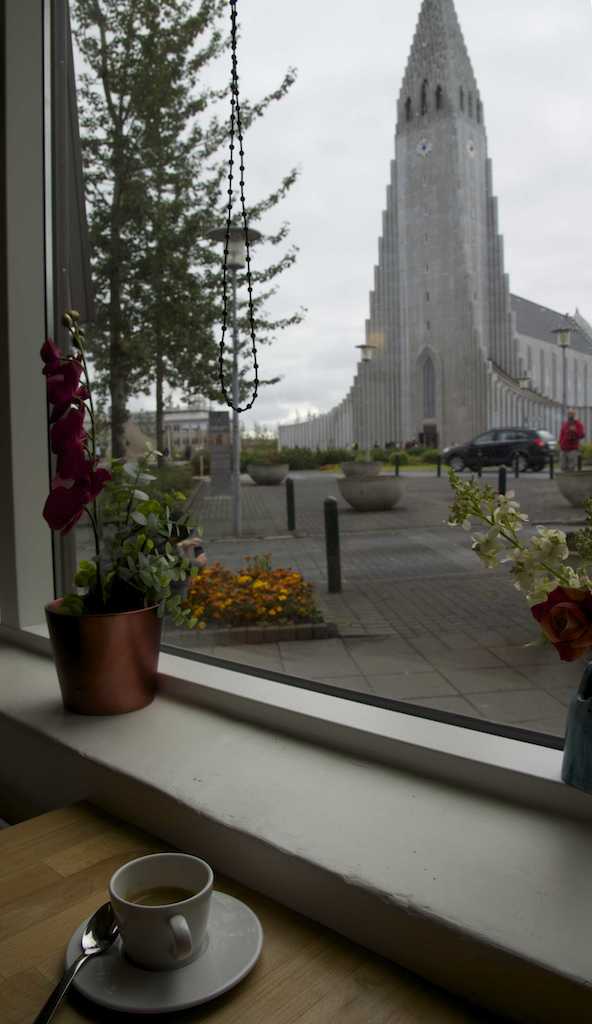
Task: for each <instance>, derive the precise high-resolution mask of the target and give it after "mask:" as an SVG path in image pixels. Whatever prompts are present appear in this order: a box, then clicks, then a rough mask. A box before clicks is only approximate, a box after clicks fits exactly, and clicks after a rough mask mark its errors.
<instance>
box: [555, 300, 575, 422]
mask: <svg viewBox="0 0 592 1024" xmlns="http://www.w3.org/2000/svg"><path fill="white" fill-rule="evenodd" d="M565 319H566V321H567V323H566V324H565V325H564V326H563V327H557V328H556V330H554V331H552V334H556V335H557V344H558V345H559V347H560V348H561V351H562V352H563V401H562V403H561V420H562V422H563V423H565V419H566V416H567V369H566V363H567V350H568V348H569V346H570V345H571V332H572V327H571V324H570V321H569V313H566V314H565Z"/></svg>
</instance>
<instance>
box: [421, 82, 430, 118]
mask: <svg viewBox="0 0 592 1024" xmlns="http://www.w3.org/2000/svg"><path fill="white" fill-rule="evenodd" d="M421 112H422V114H427V112H428V80H427V78H426V79H424V82H423V85H422V87H421Z"/></svg>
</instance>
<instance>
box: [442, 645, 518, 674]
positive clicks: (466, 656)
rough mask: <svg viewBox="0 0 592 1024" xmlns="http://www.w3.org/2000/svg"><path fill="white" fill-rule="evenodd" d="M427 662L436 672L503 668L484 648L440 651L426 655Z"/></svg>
mask: <svg viewBox="0 0 592 1024" xmlns="http://www.w3.org/2000/svg"><path fill="white" fill-rule="evenodd" d="M426 658H427V660H428V661H429V662H430V663H431V665H433V667H434V668H435V669H437V670H438V671H441V672H444V671H445V670H446V669H463V668H465V669H466V668H503V667H504V662H503V661H502V660H501V659H500V658H498V657H496V655H495V654H492V653H491V651H487V650H485V648H479V649H475V650H468V651H442V652H440V653H439V654H427V655H426Z"/></svg>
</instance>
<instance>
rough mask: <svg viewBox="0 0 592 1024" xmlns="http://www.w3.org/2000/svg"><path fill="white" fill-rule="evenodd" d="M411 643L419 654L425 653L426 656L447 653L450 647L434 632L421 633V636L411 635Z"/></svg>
mask: <svg viewBox="0 0 592 1024" xmlns="http://www.w3.org/2000/svg"><path fill="white" fill-rule="evenodd" d="M409 643H410V644H411V646H412V647H413V648H414V650H416V651H417V653H418V654H423V655H424V656H425V657H426V658H429V656H430V655H431V654H442V653H444V654H445V653H447V651H448V650H449V649H450V648H449V647H447V646H446V644H445V643H444V641H443V640H441V639H440V637H438V636H435V635H434V633H420V634H419V636H412V637H409Z"/></svg>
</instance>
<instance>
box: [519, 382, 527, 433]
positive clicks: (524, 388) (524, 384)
mask: <svg viewBox="0 0 592 1024" xmlns="http://www.w3.org/2000/svg"><path fill="white" fill-rule="evenodd" d="M518 386H519V387H520V390H521V391H530V377H519V378H518ZM522 426H523V427H527V426H528V419H527V416H526V399H525V398H523V399H522Z"/></svg>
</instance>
